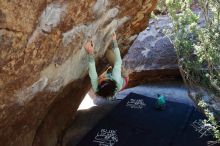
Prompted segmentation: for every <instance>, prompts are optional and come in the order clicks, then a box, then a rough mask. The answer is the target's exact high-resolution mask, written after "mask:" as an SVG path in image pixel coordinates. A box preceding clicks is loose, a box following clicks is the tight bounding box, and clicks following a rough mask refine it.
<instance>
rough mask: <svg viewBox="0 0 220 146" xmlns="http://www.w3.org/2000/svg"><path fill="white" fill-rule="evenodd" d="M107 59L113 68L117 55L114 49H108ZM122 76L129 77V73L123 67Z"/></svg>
mask: <svg viewBox="0 0 220 146" xmlns="http://www.w3.org/2000/svg"><path fill="white" fill-rule="evenodd" d="M105 57H106V58H107V60H108V62H109V64H110V65H111V66H112V67H113V66H114V62H115V54H114V52H113V50H112V49H108V50H107V51H106V53H105ZM121 75H122V77H124V78H126V77H128V75H129V73H128V71H127V70H126V69H125V68H124V67H123V66H122V67H121Z"/></svg>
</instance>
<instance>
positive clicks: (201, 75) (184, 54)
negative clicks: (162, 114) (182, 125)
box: [166, 0, 220, 142]
mask: <svg viewBox="0 0 220 146" xmlns="http://www.w3.org/2000/svg"><path fill="white" fill-rule="evenodd" d="M166 5H167V8H168V15H169V16H170V19H171V21H172V24H173V27H172V30H170V31H169V32H168V33H167V34H168V36H169V37H170V39H171V41H172V42H173V44H174V46H175V49H176V52H177V57H178V64H179V67H180V72H181V74H182V76H183V79H184V81H185V83H186V84H187V85H188V86H189V87H201V88H203V89H206V90H207V91H208V92H209V93H210V94H212V95H214V98H215V99H218V100H219V97H220V0H197V1H196V2H195V1H192V0H166ZM194 6H196V8H199V10H198V9H197V10H196V11H193V10H192V7H194ZM200 14H201V15H200ZM202 21H203V22H202ZM197 102H199V101H197ZM200 105H201V104H200ZM201 107H202V108H203V109H204V113H205V114H206V115H207V117H208V122H210V124H212V126H213V127H214V128H213V133H214V134H213V135H214V136H215V138H216V139H217V142H220V132H219V130H218V126H217V123H216V120H215V118H214V116H212V115H213V114H212V113H211V111H210V110H209V109H208V106H201ZM210 115H211V116H210ZM206 122H207V121H206Z"/></svg>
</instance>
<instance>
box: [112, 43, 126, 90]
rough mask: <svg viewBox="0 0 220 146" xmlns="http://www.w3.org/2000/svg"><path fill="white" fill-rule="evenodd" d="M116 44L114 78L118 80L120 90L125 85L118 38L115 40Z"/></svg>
mask: <svg viewBox="0 0 220 146" xmlns="http://www.w3.org/2000/svg"><path fill="white" fill-rule="evenodd" d="M113 44H114V54H115V62H114V67H113V70H112V78H113V79H114V80H115V81H116V83H117V88H118V90H120V89H121V88H122V86H123V82H124V81H123V78H122V76H121V66H122V59H121V53H120V50H119V48H118V43H117V41H116V40H114V41H113Z"/></svg>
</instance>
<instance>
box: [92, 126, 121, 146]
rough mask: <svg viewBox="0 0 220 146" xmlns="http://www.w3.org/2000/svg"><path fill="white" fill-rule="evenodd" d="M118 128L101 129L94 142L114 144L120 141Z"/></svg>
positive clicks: (107, 144)
mask: <svg viewBox="0 0 220 146" xmlns="http://www.w3.org/2000/svg"><path fill="white" fill-rule="evenodd" d="M116 131H117V130H106V129H101V131H100V132H98V133H97V135H96V136H95V139H94V140H93V142H96V143H99V146H113V145H114V144H115V143H117V142H118V136H117V133H116Z"/></svg>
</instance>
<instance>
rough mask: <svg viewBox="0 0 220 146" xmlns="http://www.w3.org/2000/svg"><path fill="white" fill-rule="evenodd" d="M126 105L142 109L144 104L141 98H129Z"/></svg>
mask: <svg viewBox="0 0 220 146" xmlns="http://www.w3.org/2000/svg"><path fill="white" fill-rule="evenodd" d="M126 106H128V107H130V108H132V109H142V108H143V107H145V106H146V104H145V103H144V101H143V99H130V100H129V101H128V102H127V104H126Z"/></svg>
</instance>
